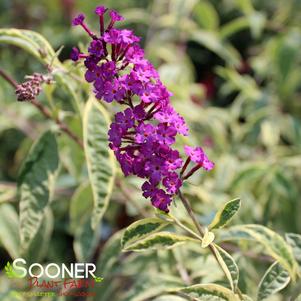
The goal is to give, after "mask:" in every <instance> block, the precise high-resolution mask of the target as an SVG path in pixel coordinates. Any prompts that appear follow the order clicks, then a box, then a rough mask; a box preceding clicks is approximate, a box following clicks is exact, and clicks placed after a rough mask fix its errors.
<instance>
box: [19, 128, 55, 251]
mask: <svg viewBox="0 0 301 301" xmlns="http://www.w3.org/2000/svg"><path fill="white" fill-rule="evenodd" d="M58 168H59V155H58V149H57V142H56V139H55V135H54V134H53V133H52V132H50V131H47V132H46V133H44V134H43V135H42V136H41V137H40V138H39V139H38V140H37V142H36V143H35V144H34V145H33V147H32V148H31V150H30V152H29V154H28V156H27V158H26V160H25V162H24V164H23V166H22V168H21V171H20V174H19V177H18V189H19V195H20V205H19V206H20V239H21V249H22V252H26V250H27V249H28V247H29V245H30V244H31V242H32V240H33V239H34V237H35V236H36V234H37V232H38V230H39V228H40V226H41V223H42V220H43V219H44V217H45V210H46V209H47V207H48V206H49V204H50V201H51V199H52V195H53V191H54V184H55V178H56V175H57V171H58Z"/></svg>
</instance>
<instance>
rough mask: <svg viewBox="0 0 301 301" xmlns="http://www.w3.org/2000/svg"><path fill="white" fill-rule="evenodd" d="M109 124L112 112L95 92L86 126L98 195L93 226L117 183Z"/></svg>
mask: <svg viewBox="0 0 301 301" xmlns="http://www.w3.org/2000/svg"><path fill="white" fill-rule="evenodd" d="M109 124H110V119H109V116H108V113H107V112H106V110H105V109H104V107H103V106H102V105H101V104H100V103H98V102H97V100H96V99H95V98H94V97H92V96H91V97H90V99H89V100H88V102H87V104H86V107H85V112H84V121H83V127H84V148H85V156H86V161H87V166H88V172H89V179H90V183H91V187H92V192H93V198H94V209H93V213H92V219H91V225H92V228H93V229H95V227H96V226H97V225H98V224H99V222H100V220H101V218H102V216H103V215H104V213H105V211H106V209H107V207H108V204H109V200H110V197H111V193H112V190H113V184H114V176H115V159H114V155H113V153H112V151H111V150H110V149H109V147H108V137H107V132H108V127H109Z"/></svg>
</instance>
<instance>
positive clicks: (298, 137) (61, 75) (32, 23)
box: [0, 0, 301, 301]
mask: <svg viewBox="0 0 301 301" xmlns="http://www.w3.org/2000/svg"><path fill="white" fill-rule="evenodd" d="M98 4H104V5H106V6H108V7H110V8H116V9H118V10H119V11H120V12H121V13H122V14H123V15H124V16H125V18H126V21H125V22H124V23H123V24H122V27H129V28H132V29H134V30H135V32H136V33H137V34H138V35H140V36H141V37H142V44H143V45H144V48H145V50H146V53H147V57H148V58H149V59H150V60H151V61H152V62H153V64H154V65H155V66H156V67H157V68H158V70H159V72H160V74H161V79H162V81H163V83H165V84H166V85H167V86H168V88H169V90H171V91H172V92H173V93H174V96H173V98H172V101H173V104H174V106H175V107H176V109H177V110H178V111H179V113H181V114H182V115H183V116H184V117H185V119H186V120H187V122H188V124H189V126H190V128H191V131H190V136H189V138H181V139H179V141H178V142H177V143H178V147H179V149H182V146H183V145H184V144H186V143H188V144H195V145H202V146H204V148H205V149H206V150H207V152H208V153H209V157H210V158H211V159H212V160H213V161H214V162H215V163H216V168H215V169H214V170H213V171H212V172H210V173H202V174H198V175H196V176H194V177H193V178H192V179H191V181H190V184H189V185H185V187H184V192H185V195H186V196H187V198H189V199H190V200H191V202H192V205H193V207H194V209H195V211H196V212H197V214H198V218H199V220H200V222H202V224H205V225H208V224H210V221H211V220H212V219H213V217H214V214H215V213H216V211H217V210H218V209H220V208H221V207H222V206H223V204H224V203H226V202H227V201H229V200H230V199H233V198H236V197H238V198H240V199H241V209H240V211H239V214H237V215H236V216H235V218H234V220H233V221H232V222H231V223H232V224H231V225H235V224H260V225H264V226H267V227H269V228H271V229H273V230H274V231H276V232H278V233H279V234H281V235H284V234H285V233H289V232H291V233H301V219H300V212H301V202H300V195H301V185H300V183H301V169H300V167H301V96H300V83H301V68H300V60H301V53H300V46H301V29H300V21H301V14H300V8H301V4H300V1H297V0H288V1H256V0H253V1H251V0H222V1H218V0H211V1H209V0H208V1H205V0H185V1H184V0H150V1H146V0H139V1H138V0H136V1H135V0H114V1H102V3H98V2H97V1H72V0H69V1H67V0H61V1H59V0H55V1H44V0H41V1H34V0H30V1H17V0H14V1H9V0H1V2H0V11H1V13H0V27H1V28H10V27H13V28H22V29H31V30H34V31H36V32H38V33H40V34H41V35H43V36H44V37H45V38H46V39H47V40H48V41H49V43H50V45H52V47H53V48H54V50H58V49H59V47H60V46H61V45H64V48H63V49H62V51H61V52H60V54H59V57H58V58H59V60H60V62H59V61H56V62H55V63H54V66H55V68H57V70H58V72H57V73H56V77H55V80H56V84H55V85H53V86H45V87H44V88H45V89H44V91H43V93H42V94H41V95H40V96H39V101H41V102H42V103H43V104H45V106H48V107H49V109H50V110H51V112H52V114H53V116H58V117H59V118H60V119H61V120H63V121H64V122H65V123H67V124H68V125H69V126H70V128H71V129H72V130H73V131H74V132H75V133H76V134H77V135H78V136H79V137H81V139H83V140H84V141H86V142H85V143H87V141H88V140H89V139H91V140H92V141H95V140H97V141H101V142H102V143H99V144H98V145H95V146H92V149H91V150H89V151H86V154H84V153H83V151H82V150H81V149H80V147H79V146H78V145H76V144H75V143H74V142H73V141H72V140H70V139H69V138H68V137H67V136H65V135H64V134H63V133H61V132H60V131H59V129H58V127H57V126H56V125H55V123H53V122H52V121H49V120H45V118H43V116H41V114H40V113H39V112H38V111H37V110H36V108H35V107H33V106H32V105H31V104H29V103H21V102H17V101H16V97H15V94H14V91H13V89H12V88H11V87H10V86H9V85H8V84H7V83H6V82H5V81H4V80H3V79H2V78H0V106H1V118H0V150H1V151H0V258H1V261H0V266H1V267H2V268H1V270H3V269H4V266H5V264H6V263H7V261H8V260H11V259H13V258H16V257H18V256H21V255H22V256H23V257H26V258H27V259H28V261H29V262H30V261H31V262H36V261H38V260H40V261H41V262H43V263H47V262H56V263H62V262H64V263H68V262H75V261H76V260H77V261H89V260H94V261H95V262H97V265H98V271H99V272H98V273H99V275H98V276H102V277H104V281H103V282H102V283H101V284H99V285H98V286H97V288H98V289H97V297H95V299H93V300H101V301H106V300H126V301H140V300H157V301H160V300H161V301H164V300H171V301H172V300H182V299H181V297H178V298H179V299H176V297H168V296H167V297H162V296H163V295H164V294H165V293H163V292H164V289H166V288H168V287H169V288H173V287H178V286H179V285H183V269H184V273H186V272H187V273H188V274H189V279H190V281H191V283H190V284H197V283H209V282H216V283H220V284H223V285H225V283H224V282H225V280H223V277H222V275H220V272H219V271H218V269H217V267H216V266H215V263H213V261H212V259H211V257H210V256H209V257H207V256H204V254H205V255H206V250H205V249H204V250H199V249H198V248H197V247H196V246H194V245H193V244H192V245H191V246H190V243H187V246H189V247H187V246H186V244H185V246H186V247H184V246H180V247H178V248H175V249H173V250H172V251H170V250H168V251H166V250H159V251H156V252H153V251H147V252H146V253H141V254H140V253H121V245H120V238H121V236H122V231H123V230H122V229H124V228H125V227H127V226H128V225H130V224H131V223H132V222H133V221H135V220H137V219H139V218H142V217H151V216H154V211H153V208H151V206H150V204H149V203H148V202H147V201H146V200H144V199H143V198H142V196H141V193H140V189H139V186H140V184H141V182H140V181H138V180H137V179H135V178H127V179H124V177H123V176H122V174H121V172H120V171H119V169H118V168H116V167H114V166H113V165H114V163H113V162H112V163H111V165H108V166H109V167H107V168H106V170H107V169H108V168H109V169H110V168H111V173H109V174H108V175H107V178H106V177H105V179H104V180H103V181H104V182H102V183H98V184H97V181H93V178H95V179H96V178H97V173H100V174H101V173H102V172H103V170H104V167H103V164H108V161H107V160H106V159H104V158H110V154H108V153H106V147H105V145H106V144H105V143H106V142H105V135H106V128H107V122H106V120H107V119H109V118H110V115H111V114H112V113H113V112H114V110H116V107H115V108H112V107H110V108H109V107H106V106H104V107H103V106H101V108H94V110H97V111H94V113H93V112H91V111H89V108H88V107H87V105H86V103H87V101H88V98H89V91H90V90H89V86H88V85H87V84H86V83H85V82H84V80H83V69H82V68H81V67H80V66H74V64H72V63H71V62H70V61H69V60H68V56H69V53H70V50H71V48H72V47H73V46H74V45H79V46H80V47H82V48H83V49H84V47H85V43H86V42H87V37H86V36H85V35H84V33H82V31H81V30H80V29H78V28H71V26H70V22H71V17H72V15H74V14H75V13H76V12H78V11H83V12H84V13H86V14H87V19H88V20H89V21H88V22H89V23H90V24H91V27H93V28H94V29H95V30H97V27H98V22H97V18H96V17H95V16H94V14H93V9H94V7H95V6H96V5H98ZM1 28H0V31H1ZM4 35H5V34H4V33H3V32H2V34H0V67H1V68H2V69H4V70H6V71H7V72H8V73H9V74H11V75H12V76H13V77H14V78H15V79H16V80H17V81H18V82H21V81H23V79H24V76H25V75H27V74H31V73H33V72H37V71H39V72H42V73H46V72H47V71H46V69H45V62H43V60H42V62H41V61H39V60H37V58H35V57H34V56H32V55H30V53H28V52H26V51H24V49H20V48H19V47H16V46H11V45H10V46H8V45H7V41H4V39H5V38H4ZM70 74H71V75H70ZM90 101H91V100H90ZM91 105H92V104H91ZM95 112H96V113H95ZM89 114H90V115H89ZM91 114H94V115H95V116H92V115H91ZM88 115H89V118H88V117H87V116H88ZM84 116H86V119H85V117H84ZM85 120H86V121H85ZM93 122H95V124H91V123H93ZM94 126H97V127H99V130H97V131H95V128H94ZM83 128H84V129H85V130H83ZM89 129H90V130H89ZM93 129H94V130H93ZM97 129H98V128H97ZM47 130H51V133H50V132H46V134H44V135H46V136H47V135H48V136H49V135H50V136H51V135H53V136H55V138H54V139H55V142H53V141H52V140H51V139H53V138H51V137H50V138H49V137H48V140H47V139H46V138H47V137H46V138H45V136H43V137H42V138H41V139H44V140H45V141H46V142H45V141H44V143H46V144H47V149H46V150H44V151H43V152H42V155H41V156H45V157H42V158H40V161H41V163H40V164H42V165H37V166H36V167H31V169H30V170H27V171H26V164H27V165H29V164H28V162H31V161H30V160H32V152H33V150H32V151H31V155H28V153H29V150H30V148H31V146H32V144H33V143H34V142H36V143H37V141H38V139H39V137H40V136H41V135H42V134H43V133H45V131H47ZM53 132H54V133H55V134H53ZM83 133H84V134H83ZM83 135H84V137H83ZM85 135H86V136H85ZM49 139H50V140H49ZM51 141H52V142H51ZM87 144H88V145H90V146H91V144H90V143H87ZM34 147H36V148H37V146H34ZM93 147H94V148H93ZM99 149H101V150H100V151H97V150H99ZM95 150H96V151H95ZM56 154H57V155H58V156H59V161H60V163H58V162H56V158H55V156H56ZM91 160H92V161H91ZM24 162H25V163H24ZM26 162H27V163H26ZM34 162H36V161H35V160H34ZM56 163H57V164H56ZM89 164H90V165H91V164H92V165H93V166H98V170H96V171H95V170H94V171H92V172H91V168H90V167H89ZM22 165H23V169H22V167H21V166H22ZM24 166H25V167H24ZM43 166H44V167H45V166H46V167H45V174H43ZM24 168H25V171H24ZM96 169H97V168H96ZM20 170H22V171H21V173H20ZM20 175H21V176H20ZM113 176H114V179H113ZM41 177H42V178H43V182H41V183H39V184H37V185H41V189H44V190H43V192H42V194H43V196H42V198H43V202H44V200H45V204H44V205H45V206H43V204H40V203H39V205H38V206H35V209H36V210H37V212H35V213H36V214H37V215H38V217H37V219H34V221H35V223H34V225H32V224H30V223H29V225H28V223H26V216H25V217H24V212H23V211H22V212H20V209H19V203H21V202H23V204H24V202H25V201H26V198H27V196H26V193H27V188H28V187H30V185H32V184H33V181H34V180H36V181H38V180H39V179H41ZM89 178H90V180H88V179H89ZM54 179H56V180H55V183H52V182H53V180H54ZM113 180H114V181H115V182H114V183H115V184H112V181H113ZM26 181H27V182H26ZM51 183H52V184H53V185H52V184H51ZM34 185H36V184H34ZM91 185H92V186H91ZM52 186H53V187H52ZM35 187H36V186H35ZM104 190H107V191H105V192H104ZM45 191H46V192H45ZM37 193H38V196H36V197H35V198H36V201H37V202H39V200H40V197H41V196H39V193H41V191H37ZM22 195H23V197H22ZM24 195H25V196H24ZM95 195H96V196H95ZM93 196H94V198H93ZM93 199H94V202H98V204H100V207H101V208H103V209H100V210H103V212H102V211H100V212H95V208H94V209H93ZM24 200H25V201H24ZM27 202H28V203H29V204H31V205H30V206H33V205H32V204H33V203H34V202H35V199H34V198H30V200H29V201H28V200H27ZM28 203H27V204H28ZM25 205H26V204H25ZM175 205H176V206H174V207H173V210H172V212H173V214H174V215H175V216H176V217H177V218H178V219H180V220H185V212H184V209H183V208H182V206H181V204H180V201H179V200H176V201H175ZM20 206H21V205H20ZM25 207H26V206H25ZM44 207H45V208H44ZM106 207H107V210H106V211H105V212H104V210H105V209H106ZM20 208H22V206H21V207H20ZM41 212H43V215H39V214H40V213H41ZM22 214H23V218H22ZM91 216H93V220H94V226H95V225H96V227H91V223H90V220H91ZM19 217H20V222H19ZM99 219H101V222H100V223H98V222H97V221H98V220H99ZM95 221H96V222H95ZM19 223H21V225H27V226H26V227H27V228H26V229H25V228H24V227H25V226H24V227H23V226H22V227H21V229H20V234H19ZM26 231H27V232H26ZM28 231H29V232H30V233H32V236H34V237H33V238H32V239H33V240H30V242H28V243H27V244H26V243H25V241H26V239H28V235H29V236H30V234H28ZM233 231H234V230H233ZM35 232H37V233H35ZM34 234H35V235H34ZM217 234H218V235H220V236H222V235H223V234H222V233H217ZM232 234H233V233H232ZM19 235H21V236H20V238H19ZM225 235H226V234H225ZM233 235H234V234H233ZM220 239H222V238H220ZM20 244H21V245H20ZM23 247H24V248H25V249H22V248H23ZM227 248H228V250H230V251H229V252H230V253H232V255H233V257H234V258H235V260H236V261H237V264H238V266H239V268H240V271H241V272H240V279H239V287H240V288H241V290H242V292H243V293H247V294H248V295H250V296H253V297H254V296H256V287H257V286H258V284H259V282H260V279H261V278H262V276H263V275H264V273H265V271H266V270H267V268H268V267H269V266H270V265H271V263H272V262H273V260H271V257H270V256H268V255H270V254H268V255H266V253H267V252H266V251H264V250H263V248H262V246H261V245H260V244H257V243H254V242H253V243H251V244H250V243H248V242H246V241H244V240H243V241H242V240H239V241H238V242H236V243H235V244H233V243H232V242H231V243H230V244H229V245H227ZM298 250H299V251H298V252H301V251H300V245H299V249H298ZM299 259H300V253H299ZM280 262H281V261H280ZM274 268H275V267H274ZM276 268H277V267H276ZM18 281H19V282H18ZM18 281H16V282H12V281H11V280H10V279H7V278H6V276H5V274H4V273H2V274H1V275H0V296H1V300H7V301H10V300H23V298H22V297H21V296H17V297H16V296H15V297H13V296H12V295H11V291H12V290H13V289H16V288H19V289H20V288H22V285H23V286H24V285H25V284H24V283H23V284H22V281H21V282H20V280H18ZM300 291H301V285H300V280H299V282H298V281H297V282H296V283H293V284H290V285H289V286H288V287H287V288H286V289H285V290H284V291H282V292H281V293H278V294H276V295H273V296H271V297H269V299H267V300H271V301H273V300H274V301H278V300H279V301H280V300H295V299H294V298H296V297H297V296H298V294H299V293H300ZM161 292H162V293H161ZM166 294H167V293H166ZM160 295H162V296H161V297H158V296H160ZM14 298H15V299H14ZM156 298H157V299H156ZM171 298H175V299H171ZM290 298H293V299H290ZM37 299H39V300H40V299H41V298H37ZM24 300H25V299H24ZM32 300H35V299H34V298H33V299H32ZM46 300H56V299H51V298H48V299H47V298H44V299H43V301H46ZM57 300H60V301H62V300H65V299H57ZM67 300H69V299H67ZM72 300H73V299H72ZM74 300H75V299H74ZM78 300H82V299H78ZM183 300H185V299H183ZM201 300H202V299H201ZM206 300H207V299H206ZM208 300H210V299H208ZM212 300H213V299H212ZM246 300H247V299H246Z"/></svg>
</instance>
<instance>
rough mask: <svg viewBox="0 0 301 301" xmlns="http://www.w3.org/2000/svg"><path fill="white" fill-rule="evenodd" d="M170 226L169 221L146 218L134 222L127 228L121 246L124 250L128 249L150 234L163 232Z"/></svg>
mask: <svg viewBox="0 0 301 301" xmlns="http://www.w3.org/2000/svg"><path fill="white" fill-rule="evenodd" d="M168 224H169V223H168V222H167V221H164V220H162V219H159V218H145V219H141V220H139V221H137V222H134V223H133V224H131V225H130V226H129V227H127V228H126V230H125V232H124V234H123V236H122V240H121V245H122V247H123V249H127V248H128V247H130V246H131V245H132V244H133V243H135V242H137V241H138V240H140V239H143V238H145V237H146V236H148V235H150V234H153V233H155V232H158V231H160V230H162V229H163V228H164V227H166V226H167V225H168Z"/></svg>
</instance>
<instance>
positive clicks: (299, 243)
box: [285, 233, 301, 268]
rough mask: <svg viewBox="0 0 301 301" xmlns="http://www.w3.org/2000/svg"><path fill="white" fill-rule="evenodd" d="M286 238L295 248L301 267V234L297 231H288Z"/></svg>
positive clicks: (294, 252) (294, 251) (295, 254)
mask: <svg viewBox="0 0 301 301" xmlns="http://www.w3.org/2000/svg"><path fill="white" fill-rule="evenodd" d="M285 238H286V241H287V242H288V244H289V245H290V246H291V248H292V249H293V254H294V256H295V258H296V260H297V262H298V264H299V267H300V268H301V235H300V234H296V233H286V234H285Z"/></svg>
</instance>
